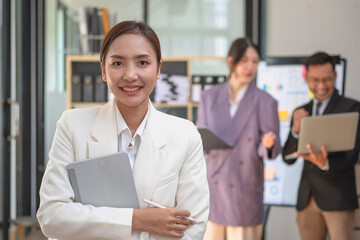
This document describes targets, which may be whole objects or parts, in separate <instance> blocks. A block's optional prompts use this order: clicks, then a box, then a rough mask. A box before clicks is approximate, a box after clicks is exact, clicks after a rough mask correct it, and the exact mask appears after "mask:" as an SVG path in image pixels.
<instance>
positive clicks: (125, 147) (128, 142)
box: [116, 104, 150, 170]
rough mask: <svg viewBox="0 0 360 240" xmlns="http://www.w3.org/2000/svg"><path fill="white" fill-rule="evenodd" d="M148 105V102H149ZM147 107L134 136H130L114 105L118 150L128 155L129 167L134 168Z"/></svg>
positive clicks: (146, 116)
mask: <svg viewBox="0 0 360 240" xmlns="http://www.w3.org/2000/svg"><path fill="white" fill-rule="evenodd" d="M149 105H150V104H149ZM149 109H150V106H149V107H148V111H147V113H146V115H145V117H144V119H143V120H142V122H141V123H140V125H139V127H138V128H137V129H136V132H135V134H134V136H131V131H130V129H129V127H128V126H127V124H126V122H125V120H124V118H123V116H122V115H121V113H120V111H119V109H118V108H117V107H116V121H117V130H118V131H117V135H118V152H124V153H127V154H128V156H129V161H130V166H131V169H132V170H134V165H135V159H136V155H137V152H138V150H139V146H140V142H141V136H142V134H143V132H144V129H145V125H146V122H147V119H148V115H149Z"/></svg>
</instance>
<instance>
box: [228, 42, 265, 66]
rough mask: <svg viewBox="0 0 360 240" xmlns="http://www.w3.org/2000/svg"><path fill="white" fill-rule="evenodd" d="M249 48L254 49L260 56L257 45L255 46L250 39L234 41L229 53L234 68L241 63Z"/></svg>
mask: <svg viewBox="0 0 360 240" xmlns="http://www.w3.org/2000/svg"><path fill="white" fill-rule="evenodd" d="M249 47H252V48H254V49H255V50H256V52H257V53H258V54H259V55H260V53H259V49H258V47H257V45H255V43H253V42H252V41H251V40H250V39H249V38H238V39H236V40H235V41H233V43H232V44H231V47H230V49H229V52H228V57H232V68H233V67H234V66H235V65H236V64H237V63H238V62H240V60H241V58H242V57H243V56H244V54H245V52H246V50H247V49H248V48H249Z"/></svg>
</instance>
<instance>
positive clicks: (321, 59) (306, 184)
mask: <svg viewBox="0 0 360 240" xmlns="http://www.w3.org/2000/svg"><path fill="white" fill-rule="evenodd" d="M305 67H306V74H305V80H306V82H307V84H308V87H309V90H310V91H311V92H312V93H313V94H314V99H313V100H312V101H310V102H309V103H307V104H305V105H303V106H301V107H299V108H297V109H296V110H295V111H294V113H293V116H292V123H291V131H290V133H289V136H288V139H287V141H286V143H285V146H284V148H283V156H284V159H285V156H286V155H288V154H291V153H293V152H296V149H297V144H298V134H299V131H300V128H301V126H300V120H301V118H303V117H305V116H314V115H325V114H331V113H345V112H360V103H359V102H358V101H355V100H352V99H349V98H345V97H343V96H340V95H339V93H338V91H337V90H336V89H335V80H336V72H335V63H334V60H333V58H332V57H330V56H329V55H328V54H326V53H324V52H318V53H315V54H314V55H312V56H311V57H310V58H308V59H307V61H306V63H305ZM339 127H341V126H339ZM359 146H360V129H359V126H358V129H357V135H356V144H355V148H354V149H353V150H351V151H345V152H335V153H328V152H327V151H326V149H325V148H324V147H323V146H322V149H321V152H313V151H312V149H311V146H310V145H307V148H308V151H309V154H306V155H300V154H297V153H295V158H293V159H290V160H285V162H286V163H288V164H293V163H294V162H295V161H296V159H297V158H298V157H301V158H304V160H305V161H304V168H303V172H302V176H301V182H300V186H299V192H298V200H297V206H296V208H297V210H298V213H297V217H296V218H297V223H298V227H299V231H300V235H301V239H303V240H308V239H311V240H317V239H319V240H320V239H321V240H323V239H324V240H325V238H326V235H327V232H329V234H330V237H331V239H332V240H333V239H352V233H353V221H354V213H355V209H356V208H358V202H357V196H356V187H355V172H354V165H355V163H356V161H357V159H358V156H359Z"/></svg>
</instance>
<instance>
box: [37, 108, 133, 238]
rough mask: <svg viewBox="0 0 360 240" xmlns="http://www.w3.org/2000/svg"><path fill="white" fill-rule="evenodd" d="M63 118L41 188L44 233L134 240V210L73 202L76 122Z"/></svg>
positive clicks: (41, 220)
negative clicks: (70, 172)
mask: <svg viewBox="0 0 360 240" xmlns="http://www.w3.org/2000/svg"><path fill="white" fill-rule="evenodd" d="M65 115H66V114H63V116H62V117H61V119H60V120H59V122H58V124H57V129H56V133H55V137H54V140H53V145H52V148H51V150H50V153H49V157H50V160H49V162H48V165H47V168H46V171H45V174H44V177H43V181H42V184H41V188H40V207H39V210H38V212H37V217H38V220H39V223H40V225H41V229H42V231H43V233H44V234H45V235H46V236H47V237H50V238H56V239H59V240H60V239H67V240H70V239H71V240H81V239H84V240H85V239H86V240H91V239H126V240H128V239H131V223H132V214H133V209H119V208H110V207H93V206H89V205H82V204H80V203H75V202H73V200H74V193H73V190H72V187H71V185H70V181H69V178H68V172H67V169H66V166H67V164H68V163H70V162H73V161H74V159H75V151H74V148H73V144H74V143H73V140H72V136H71V134H70V132H71V131H70V126H71V122H73V121H74V119H71V117H69V116H68V117H66V116H65Z"/></svg>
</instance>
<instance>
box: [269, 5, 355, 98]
mask: <svg viewBox="0 0 360 240" xmlns="http://www.w3.org/2000/svg"><path fill="white" fill-rule="evenodd" d="M266 19H267V21H266V25H267V46H266V47H267V55H268V56H291V55H310V54H312V53H313V52H315V51H318V50H324V51H327V52H329V53H330V54H340V55H341V56H342V57H344V58H346V59H347V61H348V65H347V72H346V83H345V94H346V96H348V97H352V98H355V99H358V100H360V91H359V90H360V67H359V66H360V44H359V42H360V27H359V23H360V1H359V0H345V1H339V0H316V1H312V0H302V1H299V0H268V1H267V18H266Z"/></svg>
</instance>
